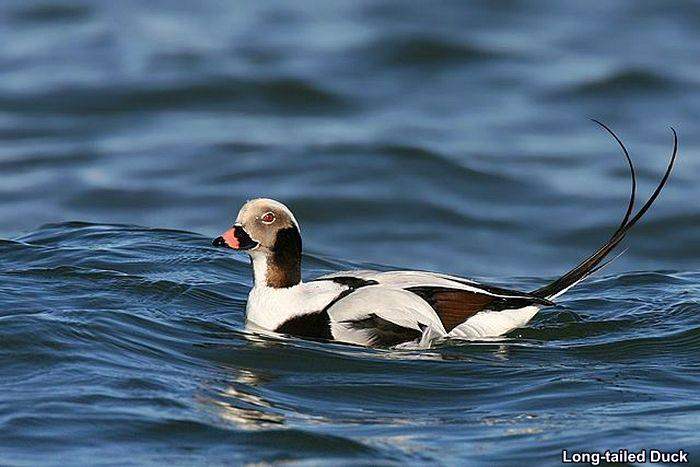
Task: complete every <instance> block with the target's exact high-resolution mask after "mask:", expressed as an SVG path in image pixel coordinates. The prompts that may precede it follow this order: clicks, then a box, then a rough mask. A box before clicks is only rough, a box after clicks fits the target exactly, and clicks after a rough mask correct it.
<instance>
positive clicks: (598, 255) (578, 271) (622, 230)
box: [532, 120, 678, 299]
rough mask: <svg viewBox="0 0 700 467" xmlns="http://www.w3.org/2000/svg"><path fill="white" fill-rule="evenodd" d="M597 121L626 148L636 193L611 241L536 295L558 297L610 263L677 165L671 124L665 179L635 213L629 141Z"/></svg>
mask: <svg viewBox="0 0 700 467" xmlns="http://www.w3.org/2000/svg"><path fill="white" fill-rule="evenodd" d="M593 121H594V122H595V123H597V124H598V125H600V126H601V127H603V129H605V130H606V131H607V132H608V133H609V134H610V135H612V137H613V138H615V141H617V144H618V145H619V146H620V148H621V149H622V152H623V154H624V155H625V158H626V159H627V163H628V164H629V167H630V172H631V175H632V194H631V195H630V200H629V203H628V205H627V212H626V213H625V216H624V218H623V219H622V222H621V223H620V226H619V227H618V229H617V230H616V231H615V232H613V234H612V235H611V236H610V238H609V239H608V241H607V242H606V243H605V244H603V246H601V247H600V248H599V249H598V250H597V251H596V252H595V253H593V254H592V255H590V256H589V257H588V258H586V259H584V260H583V261H581V262H580V263H579V264H578V265H577V266H576V267H575V268H573V269H571V270H570V271H569V272H567V273H566V274H564V275H563V276H561V277H560V278H559V279H557V280H555V281H554V282H551V283H549V284H547V285H545V286H544V287H541V288H539V289H537V290H535V291H533V292H532V295H536V296H538V297H542V298H547V299H551V298H554V297H556V296H557V295H560V294H562V293H564V292H566V291H567V290H568V289H569V288H570V287H572V286H574V285H576V284H577V283H578V282H580V281H582V280H584V279H585V278H586V277H588V276H590V275H591V274H593V273H594V272H596V271H598V270H600V269H602V268H603V267H604V266H606V265H607V264H608V263H607V262H606V263H603V264H601V262H602V261H603V260H604V259H605V257H606V256H607V255H608V254H609V253H610V252H611V251H612V250H614V249H615V247H617V246H618V245H619V244H620V242H621V241H622V240H623V239H624V238H625V235H626V234H627V232H628V231H629V230H630V229H631V228H632V226H634V225H635V224H636V223H637V221H639V219H641V218H642V216H643V215H644V214H645V213H646V212H647V211H648V210H649V208H650V207H651V205H652V204H654V201H656V198H658V196H659V194H660V193H661V190H663V188H664V186H665V185H666V182H667V181H668V178H669V176H670V175H671V170H672V169H673V165H674V163H675V161H676V155H677V154H678V135H677V134H676V130H674V129H673V128H671V132H672V133H673V152H672V154H671V158H670V160H669V163H668V167H667V168H666V172H665V173H664V176H663V177H662V178H661V181H660V182H659V184H658V186H657V187H656V189H655V190H654V192H653V193H652V194H651V196H650V197H649V199H648V200H647V202H646V203H644V205H643V206H642V207H641V208H640V209H639V211H637V214H635V215H634V216H632V212H633V211H634V201H635V192H636V188H637V177H636V174H635V171H634V164H632V159H631V158H630V156H629V152H628V151H627V148H625V145H624V144H623V143H622V141H621V140H620V138H618V136H617V135H616V134H615V133H614V132H613V131H612V130H611V129H610V128H608V126H606V125H605V124H603V123H601V122H599V121H597V120H593ZM630 217H631V218H630Z"/></svg>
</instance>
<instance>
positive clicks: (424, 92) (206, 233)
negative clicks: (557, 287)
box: [0, 0, 700, 466]
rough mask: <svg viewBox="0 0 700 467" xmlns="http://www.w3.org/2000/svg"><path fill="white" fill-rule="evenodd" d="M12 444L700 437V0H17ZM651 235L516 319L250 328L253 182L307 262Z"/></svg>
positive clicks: (103, 461) (53, 453)
mask: <svg viewBox="0 0 700 467" xmlns="http://www.w3.org/2000/svg"><path fill="white" fill-rule="evenodd" d="M0 31H2V36H1V37H2V39H3V40H2V41H0V76H1V77H2V79H0V182H1V183H0V464H1V465H22V466H25V465H26V466H34V465H46V464H48V465H82V464H91V465H93V464H100V465H129V464H133V465H143V464H164V463H168V464H172V465H192V464H211V465H221V464H240V463H253V462H275V461H300V462H303V463H308V464H327V463H329V462H333V463H337V464H361V465H369V464H371V465H377V464H380V465H386V464H406V463H418V464H443V465H462V464H484V465H493V464H516V463H517V464H537V465H541V464H545V465H556V464H558V463H559V461H560V459H561V450H562V449H568V450H580V449H585V450H605V449H611V450H618V449H629V450H639V449H642V448H647V449H651V448H655V449H667V450H677V449H684V450H685V451H687V452H690V460H691V462H692V463H698V462H700V437H699V436H698V432H700V393H699V391H698V388H699V387H700V386H699V384H698V383H699V382H700V360H699V359H698V354H699V351H700V270H698V259H699V258H700V242H698V238H700V214H699V211H698V203H697V201H696V200H697V199H700V185H698V183H697V178H698V170H699V169H700V159H699V158H698V148H700V93H698V90H700V78H699V77H700V62H698V59H697V57H699V56H700V6H699V5H698V4H695V3H692V2H683V3H665V2H638V1H632V0H630V1H614V2H597V3H595V4H593V3H590V2H566V4H564V2H554V1H551V2H520V1H507V2H486V1H484V2H449V1H440V2H431V3H430V4H428V3H426V2H418V1H416V2H407V1H391V0H371V1H369V0H368V1H357V0H355V1H334V2H313V1H305V0H297V1H294V2H291V1H284V2H283V1H263V2H254V1H250V2H247V1H222V0H219V1H215V0H206V1H205V0H200V1H197V2H185V1H182V2H176V1H149V2H143V1H135V0H133V1H132V0H125V1H119V2H107V1H99V0H94V1H78V0H65V1H49V0H42V1H34V0H31V1H30V0H5V1H3V2H1V3H0ZM589 117H594V118H598V119H600V120H603V121H604V122H606V123H608V124H609V125H611V126H612V127H613V128H614V129H615V130H617V131H618V132H619V133H620V135H621V136H622V137H623V139H624V140H625V142H626V143H627V144H628V146H629V148H630V150H631V153H632V156H633V158H634V160H635V162H636V164H637V167H638V172H639V178H640V180H639V181H640V185H641V186H640V197H643V196H644V195H645V194H646V193H649V191H650V190H651V189H652V187H653V186H654V184H655V183H656V182H657V180H658V179H659V177H660V175H661V173H662V172H663V169H664V166H665V163H666V160H667V157H668V156H669V154H670V149H671V134H670V131H669V130H668V126H669V125H673V126H674V127H675V128H676V129H677V130H678V132H679V135H680V144H681V150H680V156H679V162H678V165H677V167H676V170H675V171H674V174H673V176H672V179H671V182H670V184H669V186H668V188H667V189H666V190H665V191H664V193H663V194H662V195H661V197H660V199H659V200H658V202H657V204H656V205H655V206H654V208H653V209H652V210H651V212H650V213H649V214H648V215H647V216H646V217H645V218H644V219H643V220H642V222H641V223H640V225H638V226H637V227H635V229H634V230H633V232H632V233H631V235H630V238H629V240H628V241H627V242H626V243H627V244H626V246H628V247H629V250H628V252H627V253H626V254H625V255H624V256H623V257H621V258H620V259H619V260H617V261H616V262H615V263H614V264H613V265H611V266H610V267H609V268H607V269H605V270H604V271H603V273H601V274H599V275H598V276H596V278H594V279H592V280H589V281H587V282H586V283H584V284H582V285H581V286H579V287H577V288H575V289H574V290H572V291H571V292H570V293H569V294H567V295H565V296H564V297H562V298H561V299H560V300H559V303H560V304H559V306H558V307H556V308H550V309H547V310H544V311H542V312H541V313H540V314H539V315H538V316H537V317H536V318H535V319H534V320H533V321H532V322H531V323H530V324H528V326H527V327H525V328H522V329H518V330H516V331H513V332H512V333H510V334H508V335H507V336H505V337H504V338H503V339H499V340H495V341H488V342H474V343H464V342H448V343H445V344H442V345H440V346H439V347H437V348H435V349H431V350H429V351H424V352H408V351H397V350H371V349H361V348H356V347H350V346H344V345H332V344H324V343H317V342H307V341H303V340H298V339H273V338H269V337H262V336H258V335H255V334H252V333H249V332H247V331H246V330H245V329H244V327H243V317H244V307H245V300H246V296H247V291H248V288H249V287H250V285H251V274H250V270H249V266H248V263H247V260H246V258H244V257H241V256H237V255H236V254H235V253H232V252H227V251H222V250H219V249H214V248H212V247H211V246H210V241H211V238H212V237H214V236H216V235H218V234H219V233H221V231H223V230H224V229H225V228H226V227H227V226H229V225H230V224H231V222H232V220H233V218H234V217H235V214H236V212H237V210H238V208H239V206H240V205H241V204H242V203H243V202H244V201H245V200H246V199H248V198H252V197H256V196H267V197H273V198H276V199H279V200H281V201H283V202H285V203H286V204H288V205H289V206H291V207H292V208H293V210H294V212H295V214H296V216H297V218H298V220H299V221H300V223H301V227H302V233H303V238H304V244H305V250H306V251H307V254H306V256H305V257H304V268H305V273H304V274H305V276H306V277H308V278H310V277H313V276H315V275H318V274H322V273H325V272H330V271H336V270H341V269H348V268H354V267H367V266H369V267H374V268H380V269H396V268H419V269H429V270H435V271H441V272H448V273H453V274H458V275H464V276H468V277H473V278H477V279H483V280H487V281H489V282H492V283H494V284H498V285H504V286H509V287H515V288H523V289H526V290H531V289H534V288H536V287H538V286H540V285H542V284H544V283H546V282H547V281H548V280H551V279H552V278H554V277H556V276H557V275H558V274H561V273H562V272H564V271H565V270H566V269H568V268H569V267H571V266H573V265H574V264H575V263H576V262H577V261H578V260H580V259H581V258H582V257H583V256H585V255H586V254H588V253H589V252H591V251H593V250H594V249H595V248H596V247H597V246H598V245H599V244H600V243H601V242H602V241H604V239H605V238H606V236H607V235H608V234H609V233H610V232H611V231H612V230H614V229H615V228H616V226H617V223H618V222H619V220H620V218H621V217H622V215H623V214H624V210H625V203H626V200H627V196H628V190H629V180H628V174H627V169H626V165H625V162H624V159H623V158H622V157H621V155H620V154H619V151H618V149H617V147H616V146H615V144H614V142H612V141H611V140H610V138H609V137H608V136H607V135H605V134H604V133H603V132H601V131H600V129H599V128H597V127H596V126H595V125H593V124H591V123H590V122H589V121H588V120H587V118H589Z"/></svg>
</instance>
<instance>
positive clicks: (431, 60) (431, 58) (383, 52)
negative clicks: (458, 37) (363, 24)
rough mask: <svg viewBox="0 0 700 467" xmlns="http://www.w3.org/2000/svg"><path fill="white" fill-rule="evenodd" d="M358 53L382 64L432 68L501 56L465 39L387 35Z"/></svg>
mask: <svg viewBox="0 0 700 467" xmlns="http://www.w3.org/2000/svg"><path fill="white" fill-rule="evenodd" d="M360 53H361V54H362V55H363V56H369V57H373V59H374V61H375V62H377V63H378V64H381V65H382V66H407V67H411V66H414V67H436V66H449V65H459V64H466V63H471V62H481V61H488V60H494V59H496V58H500V57H502V56H503V55H502V54H501V53H499V52H497V51H494V50H488V49H485V48H480V47H477V46H475V45H472V44H469V43H468V42H457V41H453V40H450V39H447V38H444V37H438V36H423V37H416V36H415V35H411V36H409V37H389V38H383V39H379V40H377V41H374V42H373V43H372V44H370V45H368V46H367V47H366V48H364V49H362V50H361V51H360Z"/></svg>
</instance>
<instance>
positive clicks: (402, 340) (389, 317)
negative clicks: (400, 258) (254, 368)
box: [212, 120, 678, 348]
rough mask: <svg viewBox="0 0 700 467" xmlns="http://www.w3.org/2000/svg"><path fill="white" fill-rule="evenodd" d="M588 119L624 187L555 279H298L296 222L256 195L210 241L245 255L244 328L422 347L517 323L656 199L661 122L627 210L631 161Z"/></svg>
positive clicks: (584, 272) (364, 275) (592, 268)
mask: <svg viewBox="0 0 700 467" xmlns="http://www.w3.org/2000/svg"><path fill="white" fill-rule="evenodd" d="M594 121H595V120H594ZM595 122H596V123H598V124H599V125H600V126H602V127H603V128H604V129H605V130H606V131H607V132H608V133H609V134H610V135H612V137H613V138H614V139H615V141H616V142H617V144H618V146H619V147H620V148H621V150H622V154H623V155H624V156H625V158H626V160H627V165H628V166H629V170H630V174H631V195H630V198H629V201H628V204H627V210H626V212H625V215H624V217H623V219H622V221H621V222H620V224H619V226H618V228H617V229H616V230H615V231H614V232H613V233H612V234H611V236H610V237H609V238H608V239H607V241H605V242H604V243H603V244H602V245H601V246H600V247H599V248H598V249H597V250H596V251H595V252H593V253H592V254H590V255H589V256H587V257H586V258H585V259H583V260H582V261H581V262H580V263H579V264H577V265H576V266H575V267H573V268H572V269H570V270H569V271H568V272H566V273H565V274H563V275H562V276H561V277H559V278H557V279H556V280H554V281H552V282H550V283H548V284H546V285H543V286H541V287H539V288H538V289H536V290H533V291H529V292H525V291H519V290H513V289H509V288H503V287H496V286H493V285H489V284H484V283H481V282H478V281H475V280H472V279H468V278H463V277H458V276H454V275H450V274H443V273H438V272H430V271H410V270H409V271H401V270H397V271H375V270H350V271H340V272H334V273H331V274H326V275H323V276H320V277H318V278H315V279H313V280H309V281H304V280H302V238H301V228H300V226H299V223H298V222H297V220H296V218H295V216H294V214H293V213H292V211H291V210H290V209H289V208H288V207H287V206H285V205H284V204H282V203H281V202H279V201H276V200H273V199H269V198H257V199H252V200H250V201H247V202H246V203H245V204H243V206H242V207H241V208H240V211H239V212H238V215H237V217H236V219H235V222H234V223H233V225H232V227H231V228H229V229H228V230H226V231H225V232H224V233H223V234H222V235H221V236H218V237H217V238H215V239H214V240H213V242H212V244H213V246H215V247H222V248H227V249H230V250H235V251H237V252H243V253H245V254H247V255H249V257H250V261H251V264H252V270H253V287H252V288H251V290H250V292H249V295H248V301H247V304H246V317H245V320H246V323H245V324H246V328H247V329H249V330H252V331H254V332H255V331H258V332H265V333H273V334H276V335H279V334H282V335H285V336H291V337H296V338H302V339H310V340H316V341H327V342H338V343H344V344H353V345H359V346H366V347H382V348H401V347H409V348H413V347H415V348H429V347H431V346H433V345H435V344H436V343H438V342H442V341H446V340H452V339H459V340H467V341H474V340H485V339H486V340H488V339H493V338H498V337H499V336H503V335H504V334H507V333H509V332H510V331H513V330H514V329H517V328H521V327H523V326H525V325H526V324H527V323H528V322H529V321H530V320H531V319H532V318H533V317H534V316H535V315H536V314H537V313H538V312H539V311H540V310H541V309H542V308H546V307H552V306H555V305H556V303H555V302H554V300H555V299H556V298H557V297H559V296H560V295H562V294H564V293H565V292H567V291H568V290H569V289H570V288H572V287H574V286H575V285H576V284H578V283H580V282H581V281H583V280H584V279H586V278H588V277H590V276H591V275H592V274H594V273H595V272H597V271H599V270H601V269H602V268H603V267H605V266H606V265H607V264H609V263H610V262H611V261H612V260H614V259H616V258H617V256H614V257H613V258H612V259H610V258H608V256H609V254H610V253H611V252H612V251H613V250H615V249H616V247H618V245H619V244H620V242H621V241H622V240H623V239H624V238H625V235H626V234H627V233H628V231H629V230H630V229H631V228H632V227H633V226H634V225H635V224H636V223H637V222H638V221H639V219H640V218H641V217H642V216H644V214H645V213H646V212H647V211H648V210H649V208H650V207H651V205H652V204H653V203H654V201H655V200H656V199H657V197H658V196H659V194H660V193H661V191H662V189H663V188H664V186H665V185H666V183H667V181H668V178H669V176H670V174H671V170H672V168H673V165H674V163H675V160H676V155H677V152H678V137H677V135H676V132H675V130H674V129H673V128H671V131H672V133H673V151H672V154H671V156H670V160H669V162H668V165H667V168H666V171H665V173H664V175H663V177H662V178H661V181H660V182H659V184H658V185H657V187H656V188H655V190H654V191H653V192H652V194H651V196H650V197H649V198H648V199H647V201H646V202H645V203H644V204H643V205H642V207H641V208H640V209H639V210H638V211H637V213H636V214H633V212H634V205H635V193H636V186H637V179H636V174H635V169H634V164H633V162H632V159H631V158H630V155H629V152H628V151H627V149H626V147H625V145H624V144H623V143H622V141H621V140H620V138H619V137H618V136H617V135H616V134H615V133H614V132H613V131H612V130H611V129H610V128H609V127H607V126H606V125H604V124H603V123H601V122H598V121H595ZM618 256H619V255H618ZM606 258H607V259H606Z"/></svg>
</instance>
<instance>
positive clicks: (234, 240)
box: [211, 226, 258, 250]
mask: <svg viewBox="0 0 700 467" xmlns="http://www.w3.org/2000/svg"><path fill="white" fill-rule="evenodd" d="M211 244H212V245H214V246H219V247H228V248H233V249H234V250H252V249H253V248H255V247H256V246H258V242H256V241H255V240H253V239H252V238H250V235H248V232H246V231H245V230H243V228H242V227H240V226H234V227H233V228H231V229H229V230H227V231H226V232H224V233H223V234H222V235H221V236H220V237H216V238H215V239H214V241H213V242H211Z"/></svg>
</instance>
